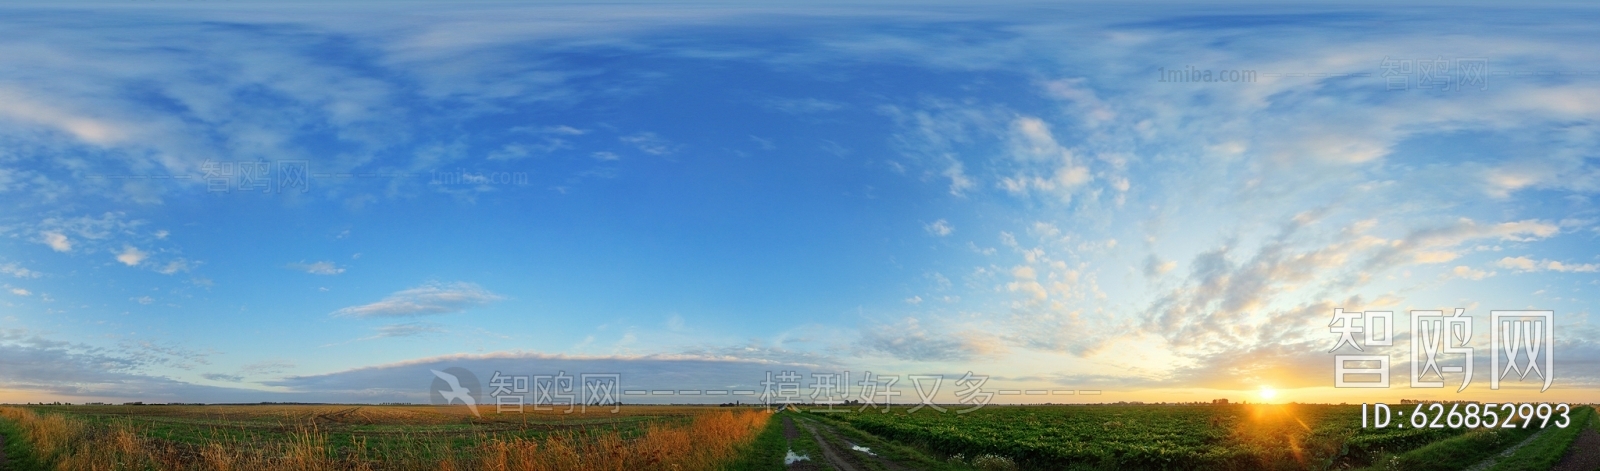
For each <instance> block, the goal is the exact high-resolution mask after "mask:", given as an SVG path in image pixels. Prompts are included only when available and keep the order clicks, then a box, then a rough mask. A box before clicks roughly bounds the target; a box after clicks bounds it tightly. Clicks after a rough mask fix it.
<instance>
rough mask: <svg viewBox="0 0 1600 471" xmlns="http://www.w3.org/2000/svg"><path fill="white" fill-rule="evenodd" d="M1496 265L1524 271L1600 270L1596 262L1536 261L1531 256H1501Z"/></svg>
mask: <svg viewBox="0 0 1600 471" xmlns="http://www.w3.org/2000/svg"><path fill="white" fill-rule="evenodd" d="M1495 265H1498V266H1500V267H1502V268H1510V269H1513V270H1517V271H1523V272H1532V271H1554V272H1564V273H1594V272H1597V271H1600V264H1594V263H1581V264H1569V263H1562V262H1558V261H1555V260H1537V261H1535V260H1533V259H1531V258H1528V257H1505V258H1501V259H1500V260H1499V261H1497V262H1495Z"/></svg>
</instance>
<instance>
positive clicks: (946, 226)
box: [922, 219, 956, 237]
mask: <svg viewBox="0 0 1600 471" xmlns="http://www.w3.org/2000/svg"><path fill="white" fill-rule="evenodd" d="M922 229H923V230H926V231H928V233H929V234H933V235H936V236H939V237H944V236H947V235H950V233H952V232H955V231H956V228H955V226H951V225H950V221H946V220H943V219H940V220H938V221H934V222H931V223H928V224H924V225H923V226H922Z"/></svg>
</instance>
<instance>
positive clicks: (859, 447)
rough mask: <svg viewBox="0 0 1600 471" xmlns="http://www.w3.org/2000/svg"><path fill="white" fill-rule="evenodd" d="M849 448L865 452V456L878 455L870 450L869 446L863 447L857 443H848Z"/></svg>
mask: <svg viewBox="0 0 1600 471" xmlns="http://www.w3.org/2000/svg"><path fill="white" fill-rule="evenodd" d="M850 449H852V450H855V451H859V452H862V453H866V454H867V456H878V454H877V453H873V452H872V449H871V448H867V447H864V446H861V445H857V444H854V443H851V444H850Z"/></svg>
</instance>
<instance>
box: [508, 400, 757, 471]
mask: <svg viewBox="0 0 1600 471" xmlns="http://www.w3.org/2000/svg"><path fill="white" fill-rule="evenodd" d="M770 418H771V414H767V413H765V412H758V411H740V412H728V411H720V412H712V413H707V414H701V415H699V416H698V417H695V420H694V422H693V423H690V424H689V425H688V426H683V427H669V426H663V425H652V426H650V427H649V428H648V429H646V430H645V432H644V434H643V435H641V436H640V437H639V438H637V439H633V440H623V439H622V438H621V437H620V436H618V435H616V434H614V433H613V434H603V435H600V436H597V437H585V436H581V435H579V434H573V433H564V434H559V435H556V436H553V437H550V438H548V439H545V440H496V441H492V442H490V443H488V444H486V445H484V446H483V451H482V452H481V453H479V454H478V456H479V457H480V459H481V461H480V462H479V463H477V465H478V466H477V467H478V469H483V470H489V471H502V470H526V471H543V470H621V469H683V470H697V469H715V468H716V467H717V466H719V465H721V464H722V463H727V462H728V461H730V460H732V459H733V458H734V456H735V455H737V454H738V452H739V449H740V447H741V446H742V445H744V444H747V443H749V442H750V441H752V440H754V439H755V436H756V434H757V433H760V431H761V429H762V428H763V427H765V426H766V424H767V420H768V419H770Z"/></svg>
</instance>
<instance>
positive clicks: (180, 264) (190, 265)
mask: <svg viewBox="0 0 1600 471" xmlns="http://www.w3.org/2000/svg"><path fill="white" fill-rule="evenodd" d="M199 264H200V263H199V262H190V261H188V260H185V259H182V258H180V259H177V260H173V261H170V262H167V263H166V265H162V266H161V268H158V269H156V272H157V273H160V274H163V275H172V274H176V273H178V272H187V271H189V270H192V269H194V267H195V266H198V265H199Z"/></svg>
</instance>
